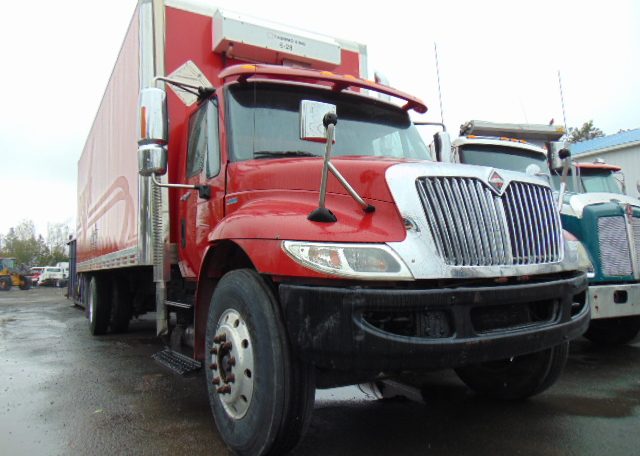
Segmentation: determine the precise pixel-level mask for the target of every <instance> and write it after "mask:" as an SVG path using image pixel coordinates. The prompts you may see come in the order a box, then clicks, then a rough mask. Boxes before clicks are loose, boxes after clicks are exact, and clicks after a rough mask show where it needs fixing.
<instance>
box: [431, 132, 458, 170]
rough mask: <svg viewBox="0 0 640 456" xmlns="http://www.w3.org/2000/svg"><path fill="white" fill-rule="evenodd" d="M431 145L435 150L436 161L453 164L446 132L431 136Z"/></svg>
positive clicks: (449, 138) (451, 149) (449, 140)
mask: <svg viewBox="0 0 640 456" xmlns="http://www.w3.org/2000/svg"><path fill="white" fill-rule="evenodd" d="M433 144H434V146H435V150H436V160H438V161H439V162H443V163H452V162H454V161H455V160H454V157H453V148H452V146H451V137H450V136H449V133H447V132H446V131H439V132H437V133H436V134H435V135H433Z"/></svg>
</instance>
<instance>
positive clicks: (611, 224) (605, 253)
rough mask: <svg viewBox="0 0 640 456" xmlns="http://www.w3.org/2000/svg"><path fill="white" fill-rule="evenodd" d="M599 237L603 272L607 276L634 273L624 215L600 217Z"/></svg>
mask: <svg viewBox="0 0 640 456" xmlns="http://www.w3.org/2000/svg"><path fill="white" fill-rule="evenodd" d="M634 236H635V234H634ZM598 238H599V240H600V242H599V245H600V263H601V264H602V273H603V274H604V275H605V276H628V275H632V274H633V267H632V265H631V251H630V249H629V240H628V239H627V226H626V222H625V218H624V216H616V217H600V218H599V219H598Z"/></svg>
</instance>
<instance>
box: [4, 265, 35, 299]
mask: <svg viewBox="0 0 640 456" xmlns="http://www.w3.org/2000/svg"><path fill="white" fill-rule="evenodd" d="M31 285H33V282H32V280H31V277H29V276H27V275H25V274H22V273H19V272H17V271H16V259H15V258H0V291H9V290H11V287H13V286H16V287H20V289H21V290H28V289H29V288H31Z"/></svg>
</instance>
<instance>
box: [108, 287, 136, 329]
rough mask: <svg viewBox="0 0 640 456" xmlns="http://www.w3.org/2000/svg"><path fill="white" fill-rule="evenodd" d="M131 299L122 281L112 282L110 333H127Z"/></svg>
mask: <svg viewBox="0 0 640 456" xmlns="http://www.w3.org/2000/svg"><path fill="white" fill-rule="evenodd" d="M131 303H132V297H131V293H130V292H129V289H128V287H127V283H126V282H125V281H124V280H118V279H116V280H114V281H113V287H112V289H111V317H110V327H111V331H113V332H115V333H123V332H127V330H128V329H129V321H130V320H131Z"/></svg>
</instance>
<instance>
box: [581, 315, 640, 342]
mask: <svg viewBox="0 0 640 456" xmlns="http://www.w3.org/2000/svg"><path fill="white" fill-rule="evenodd" d="M639 332H640V317H620V318H606V319H603V320H591V323H590V324H589V329H587V332H586V333H585V334H584V337H586V338H587V339H589V340H590V341H591V342H593V343H595V344H600V345H622V344H626V343H629V342H631V341H632V340H633V339H635V338H636V336H637V335H638V333H639Z"/></svg>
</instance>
